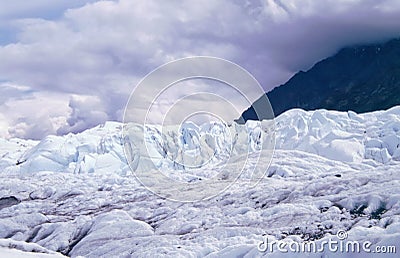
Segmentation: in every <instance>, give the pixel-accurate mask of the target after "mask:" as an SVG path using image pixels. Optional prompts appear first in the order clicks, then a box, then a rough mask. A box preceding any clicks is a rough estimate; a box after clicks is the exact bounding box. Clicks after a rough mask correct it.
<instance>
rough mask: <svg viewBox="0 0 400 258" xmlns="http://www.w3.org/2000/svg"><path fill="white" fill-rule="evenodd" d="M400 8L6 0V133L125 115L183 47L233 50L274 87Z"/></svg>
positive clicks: (383, 4)
mask: <svg viewBox="0 0 400 258" xmlns="http://www.w3.org/2000/svg"><path fill="white" fill-rule="evenodd" d="M398 17H400V1H398V0H381V1H375V0H325V1H320V0H302V1H298V0H252V1H250V0H248V1H246V0H243V1H242V0H229V1H228V0H219V1H214V0H209V1H181V0H179V1H178V0H176V1H175V0H171V1H162V0H158V1H157V0H116V1H95V0H93V1H84V0H57V1H53V0H30V1H24V0H13V1H0V137H3V138H12V137H18V138H29V139H41V138H43V137H44V136H46V135H49V134H57V135H63V134H67V133H70V132H73V133H76V132H80V131H82V130H85V129H87V128H91V127H93V126H96V125H98V124H100V123H103V122H105V121H107V120H114V121H122V118H123V114H124V108H125V105H126V103H127V100H128V98H129V95H130V93H131V92H132V90H133V89H134V88H135V85H137V84H138V82H139V81H140V80H141V79H142V78H143V77H144V76H146V75H147V74H148V73H149V72H151V71H153V70H154V69H155V68H157V67H158V66H160V65H162V64H164V63H166V62H169V61H173V60H176V59H178V58H183V57H189V56H198V55H206V56H215V57H219V58H224V59H227V60H230V61H232V62H235V63H236V64H238V65H240V66H242V67H243V68H245V69H246V70H248V71H249V72H250V73H251V74H252V75H253V76H254V77H255V78H256V79H257V80H258V81H259V82H260V84H261V86H262V87H263V89H264V90H265V91H269V90H271V89H272V88H273V87H275V86H278V85H280V84H283V83H285V82H286V81H287V80H288V79H289V78H290V77H291V76H292V75H293V74H294V73H296V72H297V71H299V70H307V69H309V68H311V67H312V65H313V64H315V63H316V62H317V61H319V60H321V59H323V58H326V57H328V56H330V55H333V54H335V53H336V52H337V51H338V50H339V49H340V48H342V47H345V46H349V45H354V44H366V43H373V42H383V41H386V40H388V39H390V38H393V37H399V36H400V19H398ZM226 97H227V98H229V97H230V96H226Z"/></svg>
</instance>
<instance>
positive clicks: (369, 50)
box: [238, 38, 400, 122]
mask: <svg viewBox="0 0 400 258" xmlns="http://www.w3.org/2000/svg"><path fill="white" fill-rule="evenodd" d="M266 95H267V96H268V98H269V100H270V102H271V105H272V108H273V109H274V113H275V116H277V115H279V114H281V113H282V112H284V111H286V110H288V109H291V108H302V109H305V110H313V109H319V108H325V109H334V110H341V111H347V110H353V111H355V112H357V113H362V112H369V111H374V110H382V109H388V108H390V107H392V106H394V105H399V104H400V38H399V39H394V40H391V41H389V42H386V43H383V44H372V45H366V46H355V47H347V48H344V49H342V50H340V51H339V52H338V53H337V54H336V55H334V56H332V57H329V58H327V59H324V60H322V61H320V62H318V63H316V64H315V65H314V66H313V67H312V68H311V69H310V70H308V71H307V72H303V71H300V72H298V73H296V74H295V75H294V76H293V77H292V78H291V79H290V80H289V81H288V82H286V83H285V84H283V85H281V86H279V87H276V88H274V89H273V90H272V91H270V92H268V93H266ZM263 101H265V97H264V96H262V97H260V99H258V100H257V101H256V102H255V103H254V104H253V105H252V106H251V107H250V108H249V109H247V110H246V111H245V112H244V113H243V114H242V117H241V118H240V119H239V120H238V121H239V122H243V120H244V121H246V120H257V119H258V118H260V119H264V118H266V117H263V114H261V115H259V116H257V115H256V113H255V111H254V107H255V108H256V110H258V109H257V106H262V105H261V104H262V102H263Z"/></svg>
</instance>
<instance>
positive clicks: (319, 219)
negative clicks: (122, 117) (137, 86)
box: [0, 106, 400, 257]
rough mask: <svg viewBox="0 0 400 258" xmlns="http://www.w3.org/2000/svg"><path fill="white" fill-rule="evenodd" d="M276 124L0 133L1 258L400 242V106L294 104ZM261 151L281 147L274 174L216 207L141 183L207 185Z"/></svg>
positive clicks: (237, 187) (249, 253)
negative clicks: (337, 239)
mask: <svg viewBox="0 0 400 258" xmlns="http://www.w3.org/2000/svg"><path fill="white" fill-rule="evenodd" d="M270 128H271V125H270V124H269V123H268V122H262V123H259V122H251V121H250V122H248V123H247V124H246V125H236V124H230V125H223V124H218V123H209V124H204V125H202V126H196V125H193V124H186V125H185V126H183V127H182V126H181V127H174V128H169V129H170V130H169V131H168V132H162V131H161V130H160V128H157V127H143V126H140V125H131V127H130V128H129V132H130V133H128V134H124V130H126V125H124V124H122V123H119V122H106V123H105V124H103V125H99V126H97V127H95V128H92V129H88V130H86V131H84V132H82V133H78V134H68V135H64V136H53V135H52V136H47V137H46V138H44V139H42V140H41V141H32V140H23V139H0V142H1V144H0V157H1V159H0V168H1V172H0V173H1V174H2V183H1V185H0V254H2V252H6V251H8V249H5V248H9V247H12V248H14V249H19V250H18V251H21V252H22V251H25V252H30V253H32V252H33V251H32V250H34V252H36V253H39V254H43V255H45V256H43V257H50V256H54V257H60V256H62V255H66V256H72V257H78V256H83V257H113V256H118V257H120V256H122V257H124V256H127V257H130V256H134V257H149V256H154V255H155V254H157V255H158V256H168V257H170V256H174V257H199V256H201V257H202V256H207V257H232V256H234V257H235V256H236V257H259V256H268V257H281V256H283V255H286V256H287V257H291V255H293V256H295V257H297V256H296V255H299V254H290V253H288V254H282V253H279V252H273V253H263V252H260V251H259V250H258V247H257V246H258V244H259V243H260V241H262V240H263V239H264V238H265V237H266V236H268V237H269V238H270V239H275V240H282V241H289V242H290V241H298V242H302V241H303V242H304V241H309V240H312V241H316V242H318V241H324V239H327V238H329V237H332V236H334V235H335V234H336V233H337V232H338V230H346V231H347V232H348V237H349V239H350V240H357V241H366V240H369V241H372V243H373V244H374V245H384V244H387V245H389V244H392V245H393V244H396V243H397V244H398V243H399V242H400V241H399V240H400V216H399V214H400V187H399V184H400V106H397V107H394V108H391V109H389V110H386V111H376V112H371V113H365V114H356V113H354V112H352V111H349V112H339V111H328V110H316V111H304V110H300V109H292V110H289V111H287V112H285V113H283V114H281V115H280V116H278V117H277V118H276V119H275V121H274V129H273V130H270V131H269V129H270ZM173 131H175V132H177V133H176V134H175V135H173V134H171V133H169V132H173ZM143 132H146V133H145V135H146V137H145V140H144V142H142V143H141V144H137V143H138V142H139V141H143ZM127 136H128V137H130V139H126V137H127ZM232 136H234V137H232ZM135 137H137V139H136V138H135ZM140 137H141V139H139V138H140ZM232 139H233V140H232ZM272 139H273V141H272ZM127 143H133V144H134V146H133V145H132V146H127ZM135 143H136V144H135ZM261 145H262V146H263V147H265V146H267V149H270V148H272V147H274V148H275V150H274V152H273V158H272V162H271V164H270V160H268V159H260V160H259V163H260V165H261V167H262V168H263V167H265V168H267V167H268V170H266V171H262V172H265V177H263V179H262V180H261V181H260V182H259V183H258V184H257V185H255V186H253V187H250V188H249V187H248V185H247V182H246V180H245V179H246V178H245V177H246V173H244V176H243V177H240V178H239V179H238V180H236V181H235V182H234V183H233V184H232V185H231V187H229V188H228V189H227V190H226V191H224V192H222V193H221V194H219V195H217V196H215V197H213V198H210V199H207V200H200V201H197V202H193V203H182V202H175V201H171V200H168V199H165V198H161V197H159V196H157V195H155V194H153V193H152V192H150V191H148V189H146V188H145V187H144V186H143V185H142V184H141V183H140V182H138V180H137V179H136V178H135V175H134V172H135V171H153V170H154V169H157V170H161V171H162V173H165V174H166V175H168V176H169V177H171V178H174V179H176V180H182V181H185V182H192V181H198V180H203V181H204V180H206V179H209V178H212V177H213V176H215V174H216V172H215V168H218V166H219V164H222V163H224V162H226V161H227V159H229V158H231V156H233V157H234V158H233V159H232V160H231V165H232V166H234V165H236V164H240V163H242V162H243V159H242V155H244V154H246V153H257V152H259V151H260V149H262V148H261V147H260V146H261ZM140 148H147V150H148V156H146V157H140V152H139V151H138V149H140ZM127 150H129V151H127ZM125 151H127V157H128V160H127V158H126V156H125V153H124V152H125ZM262 151H265V150H262ZM262 151H261V152H262ZM229 152H231V153H232V154H229ZM230 155H231V156H230ZM266 157H268V155H267V156H266ZM177 161H178V162H177ZM128 163H129V164H128ZM129 165H130V166H131V167H130V166H129ZM131 168H132V169H133V171H132V169H131ZM229 171H230V170H229V169H228V170H227V171H224V173H222V175H221V177H219V178H218V182H224V180H225V181H226V180H229V179H228V178H229ZM262 175H264V174H262ZM32 246H34V247H32ZM32 248H34V249H32ZM324 254H326V255H329V257H339V256H340V257H342V256H343V255H344V256H346V255H347V256H348V257H357V255H358V256H359V257H376V255H377V254H376V253H375V254H365V253H359V254H354V253H351V254H350V253H349V254H343V253H341V254H339V253H329V252H325V253H324ZM10 255H11V254H10ZM307 255H309V256H308V257H321V254H307ZM368 255H369V256H368ZM391 256H392V257H396V255H395V254H385V256H384V257H391Z"/></svg>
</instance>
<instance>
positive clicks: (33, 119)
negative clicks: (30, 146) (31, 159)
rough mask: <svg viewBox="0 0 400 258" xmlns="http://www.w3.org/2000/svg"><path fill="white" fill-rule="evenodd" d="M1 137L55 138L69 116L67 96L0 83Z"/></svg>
mask: <svg viewBox="0 0 400 258" xmlns="http://www.w3.org/2000/svg"><path fill="white" fill-rule="evenodd" d="M0 96H1V97H0V119H1V122H0V137H2V138H11V137H18V138H29V139H41V138H42V137H43V136H45V135H49V134H55V133H56V129H57V128H59V127H60V126H62V125H64V124H65V123H66V117H67V116H68V115H69V113H70V109H69V108H68V96H66V95H64V94H60V93H54V92H46V91H41V92H37V91H34V90H32V89H31V88H30V87H28V86H21V85H15V84H11V83H0Z"/></svg>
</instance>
